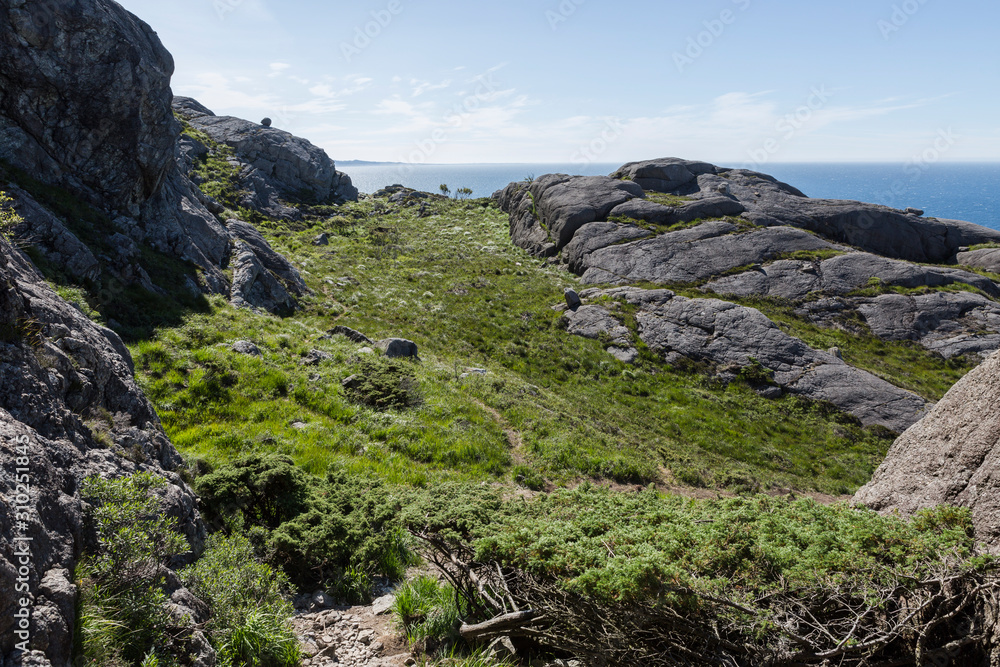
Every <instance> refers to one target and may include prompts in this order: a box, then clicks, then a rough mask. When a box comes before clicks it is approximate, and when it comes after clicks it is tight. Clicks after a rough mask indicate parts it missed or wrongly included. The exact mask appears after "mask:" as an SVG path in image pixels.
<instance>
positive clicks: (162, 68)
mask: <svg viewBox="0 0 1000 667" xmlns="http://www.w3.org/2000/svg"><path fill="white" fill-rule="evenodd" d="M173 69H174V63H173V59H172V58H171V56H170V54H169V53H168V52H167V50H166V49H164V48H163V45H162V44H161V43H160V40H159V38H157V36H156V33H154V32H153V30H152V29H151V28H150V27H149V26H148V25H146V24H145V23H144V22H142V21H141V20H139V19H138V18H136V17H135V16H133V15H132V14H130V13H128V12H127V11H125V10H124V9H122V8H121V7H120V6H119V5H118V4H116V3H114V2H110V1H109V0H68V1H66V2H52V1H46V2H23V1H19V0H5V1H4V2H3V3H2V4H0V156H2V157H4V159H6V160H8V161H9V162H11V163H13V164H15V165H17V166H20V167H22V168H23V169H25V170H26V171H28V172H29V173H31V174H32V175H34V176H36V178H40V179H42V180H45V181H47V182H54V183H60V184H63V185H66V186H68V187H70V189H72V190H74V191H76V192H78V193H81V194H86V195H87V196H88V198H89V199H90V200H91V202H92V203H97V204H105V205H108V206H112V207H114V208H117V209H120V210H122V211H123V212H125V213H131V214H132V215H133V216H135V215H137V214H138V212H139V207H140V206H141V205H142V204H143V203H144V202H145V201H147V200H148V199H149V198H150V197H152V196H153V195H154V194H155V193H156V192H157V191H158V190H159V188H160V186H161V185H162V183H163V181H164V180H165V179H166V177H167V175H168V173H169V172H170V171H171V169H172V168H173V157H174V147H175V144H176V139H177V132H178V129H177V126H176V123H175V122H174V120H173V117H172V115H171V111H170V99H171V93H170V87H169V86H170V76H171V75H172V74H173Z"/></svg>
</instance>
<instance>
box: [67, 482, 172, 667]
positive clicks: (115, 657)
mask: <svg viewBox="0 0 1000 667" xmlns="http://www.w3.org/2000/svg"><path fill="white" fill-rule="evenodd" d="M165 485H166V481H165V480H164V479H163V478H161V477H157V476H156V475H153V474H151V473H146V472H143V473H137V474H135V475H132V476H130V477H123V478H120V479H115V480H105V479H101V478H98V477H88V478H87V479H85V480H84V481H83V483H82V484H81V485H80V496H81V497H82V498H83V499H84V500H85V501H86V502H87V503H89V505H90V509H89V510H88V513H87V516H86V519H87V524H88V527H89V528H90V530H91V531H93V533H94V534H95V535H96V545H95V547H94V549H93V550H92V552H91V553H88V554H85V555H84V557H83V558H82V559H81V561H80V563H79V565H78V566H77V570H76V578H77V580H78V583H79V586H80V620H79V624H78V628H77V633H78V642H77V646H78V653H79V655H80V656H81V657H82V658H83V660H84V664H93V665H101V666H102V667H117V666H118V665H140V664H147V665H148V664H157V665H160V666H161V667H166V666H167V665H174V664H176V661H177V659H178V658H179V657H180V655H179V654H180V650H179V648H178V647H177V646H175V645H174V643H173V637H172V636H171V634H170V629H171V628H172V626H173V623H174V622H173V621H172V619H171V618H170V616H169V614H168V613H167V611H166V609H165V608H164V604H165V603H166V602H167V600H168V598H167V596H166V594H165V593H164V590H163V585H164V582H165V575H166V572H167V569H166V567H165V566H166V563H167V561H168V560H169V559H170V558H171V557H172V556H174V555H175V554H177V553H179V552H181V551H183V550H185V549H186V548H187V543H186V541H185V540H184V538H183V537H182V536H181V535H180V534H178V533H177V532H175V530H174V525H173V522H172V520H170V519H169V518H167V517H166V516H164V515H163V513H162V509H161V507H160V503H159V500H158V499H157V498H156V496H155V495H154V494H153V491H154V490H155V489H157V488H161V487H163V486H165ZM154 661H155V662H154Z"/></svg>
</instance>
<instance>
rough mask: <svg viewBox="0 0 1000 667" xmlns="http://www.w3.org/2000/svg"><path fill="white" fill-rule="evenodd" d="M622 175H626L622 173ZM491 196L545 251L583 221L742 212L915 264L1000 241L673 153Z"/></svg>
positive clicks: (981, 230)
mask: <svg viewBox="0 0 1000 667" xmlns="http://www.w3.org/2000/svg"><path fill="white" fill-rule="evenodd" d="M622 178H627V179H630V180H628V181H619V180H618V179H622ZM616 182H617V183H618V185H615V183H616ZM643 189H645V190H651V191H656V192H663V193H668V194H672V195H677V196H683V197H688V198H689V201H687V202H685V203H684V204H683V205H681V206H677V207H670V206H661V205H657V204H653V203H651V202H643V201H641V200H643V199H644V198H645V196H646V195H645V193H644V192H643ZM494 199H496V200H497V202H498V203H499V204H500V206H501V208H502V209H503V210H504V211H506V212H507V213H508V214H510V216H511V221H510V222H511V237H512V238H513V240H514V242H515V243H516V244H518V245H519V246H521V247H523V248H526V249H528V250H530V251H532V252H534V253H536V254H539V255H552V254H554V253H555V252H556V251H558V250H560V249H562V248H563V247H564V246H566V245H567V244H568V243H569V242H570V241H571V240H572V239H573V237H574V235H575V234H576V233H577V231H578V230H579V229H580V227H582V226H583V225H586V224H587V223H590V222H607V221H608V220H609V218H611V217H617V216H626V217H633V218H634V219H636V220H639V221H647V222H655V223H657V224H674V223H677V222H691V221H693V220H696V219H702V218H703V219H708V218H713V217H724V216H731V215H740V216H741V217H743V218H744V219H746V220H747V221H748V222H750V223H752V224H754V225H757V226H761V227H775V226H786V227H797V228H799V229H804V230H808V231H811V232H815V233H817V234H819V235H821V236H822V237H823V238H825V239H826V240H827V241H829V242H832V243H846V244H849V245H851V246H854V247H855V248H859V249H861V250H864V251H867V252H871V253H875V254H878V255H882V256H885V257H890V258H895V259H906V260H909V261H914V262H946V261H949V260H950V259H951V258H952V257H954V256H955V254H956V253H957V252H958V251H959V250H960V249H961V248H962V247H963V246H970V245H976V244H980V243H990V242H997V241H1000V232H997V231H994V230H990V229H987V228H985V227H980V226H978V225H973V224H971V223H967V222H961V221H955V220H935V219H924V218H921V217H919V216H917V215H915V214H913V213H907V212H906V211H899V210H896V209H891V208H888V207H885V206H878V205H875V204H864V203H861V202H852V201H841V200H830V199H810V198H808V197H806V196H805V195H803V194H802V193H801V192H800V191H798V190H796V189H795V188H793V187H792V186H790V185H787V184H785V183H781V182H779V181H777V180H775V179H774V178H772V177H770V176H767V175H766V174H760V173H757V172H753V171H747V170H743V169H726V168H721V167H716V166H713V165H710V164H707V163H704V162H693V161H690V160H679V159H677V158H664V159H660V160H650V161H646V162H639V163H631V164H628V165H625V166H624V167H622V168H621V169H619V170H618V171H617V172H615V173H614V174H612V177H611V178H610V179H604V178H603V177H598V176H587V177H584V176H566V175H565V174H550V175H547V176H542V177H540V178H538V179H536V180H535V181H533V182H532V183H512V184H510V185H508V186H507V187H506V188H504V189H503V190H501V191H499V192H497V193H495V194H494ZM633 200H640V201H633ZM618 242H619V243H620V241H618Z"/></svg>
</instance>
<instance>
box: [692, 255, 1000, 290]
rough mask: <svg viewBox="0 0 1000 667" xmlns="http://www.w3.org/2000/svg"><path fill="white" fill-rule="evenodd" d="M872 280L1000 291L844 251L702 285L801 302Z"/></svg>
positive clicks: (966, 275) (964, 277) (958, 275)
mask: <svg viewBox="0 0 1000 667" xmlns="http://www.w3.org/2000/svg"><path fill="white" fill-rule="evenodd" d="M873 278H877V279H879V280H880V281H881V282H882V283H883V284H885V285H895V286H899V287H942V286H945V285H951V284H954V283H965V284H967V285H971V286H973V287H976V288H978V289H981V290H982V291H984V292H986V293H987V294H989V295H991V296H994V297H1000V288H998V287H997V285H996V284H995V283H994V282H993V281H991V280H990V279H988V278H985V277H983V276H980V275H978V274H975V273H971V272H969V271H962V270H960V269H955V268H950V267H939V266H923V265H920V264H914V263H911V262H904V261H901V260H895V259H887V258H885V257H879V256H878V255H873V254H871V253H865V252H852V253H847V254H844V255H840V256H837V257H832V258H830V259H826V260H823V261H800V260H785V261H778V262H774V263H772V264H768V265H765V266H762V267H760V268H757V269H755V270H753V271H748V272H746V273H740V274H737V275H734V276H726V277H724V278H719V279H718V280H714V281H712V282H710V283H708V284H707V285H705V289H706V290H709V291H712V292H715V293H717V294H731V295H734V296H776V297H782V298H785V299H793V300H799V299H804V298H806V297H807V296H809V295H810V294H811V293H816V292H821V293H824V294H829V295H843V294H847V293H849V292H852V291H855V290H858V289H861V288H864V287H866V286H868V285H869V282H870V281H871V280H872V279H873Z"/></svg>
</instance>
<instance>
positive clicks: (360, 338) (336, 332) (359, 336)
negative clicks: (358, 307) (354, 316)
mask: <svg viewBox="0 0 1000 667" xmlns="http://www.w3.org/2000/svg"><path fill="white" fill-rule="evenodd" d="M328 333H329V334H330V335H331V336H343V337H344V338H346V339H347V340H349V341H351V342H352V343H358V344H359V345H360V344H362V343H363V344H366V345H372V344H373V343H372V341H371V339H370V338H368V336H366V335H364V334H363V333H361V332H360V331H355V330H354V329H352V328H350V327H345V326H343V325H341V324H338V325H337V326H335V327H334V328H332V329H330V331H329V332H328Z"/></svg>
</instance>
